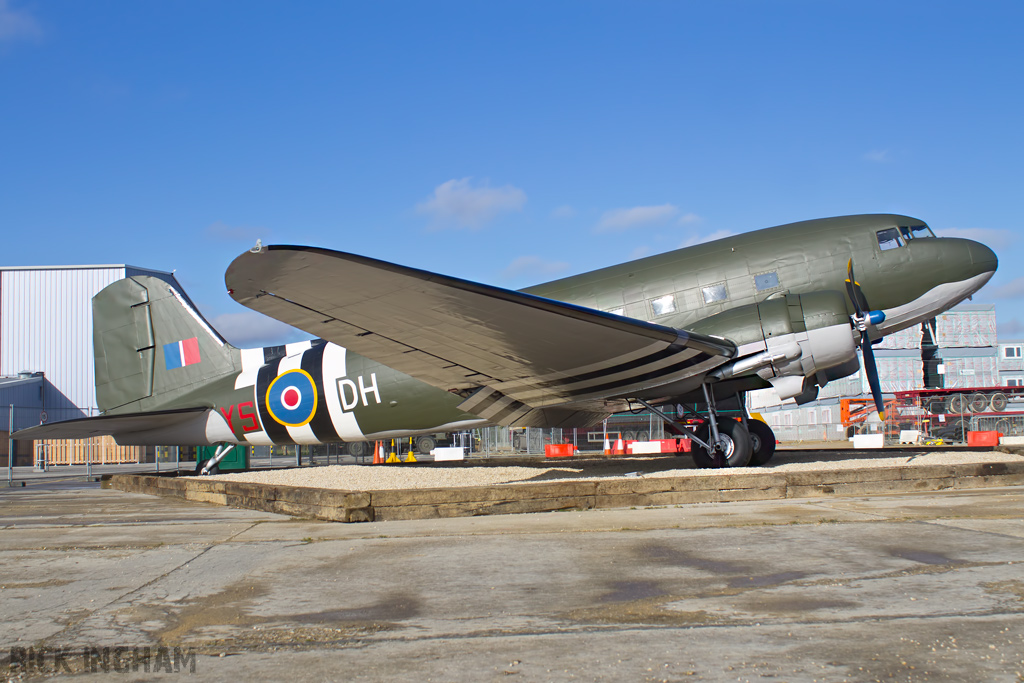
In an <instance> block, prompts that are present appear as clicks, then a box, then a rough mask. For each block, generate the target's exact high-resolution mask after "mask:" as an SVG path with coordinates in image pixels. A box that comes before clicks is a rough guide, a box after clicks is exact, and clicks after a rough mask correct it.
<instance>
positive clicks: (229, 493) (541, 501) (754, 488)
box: [103, 462, 1024, 522]
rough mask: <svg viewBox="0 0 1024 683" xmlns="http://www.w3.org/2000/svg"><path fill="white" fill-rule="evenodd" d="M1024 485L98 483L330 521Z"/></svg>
mask: <svg viewBox="0 0 1024 683" xmlns="http://www.w3.org/2000/svg"><path fill="white" fill-rule="evenodd" d="M1020 484H1024V462H1005V463H1002V462H996V463H972V464H958V465H917V466H913V465H911V466H903V467H898V468H893V467H886V468H879V467H864V468H856V469H838V470H836V469H833V470H825V469H822V470H810V471H795V472H773V471H766V472H763V473H756V474H746V473H743V474H739V473H733V474H729V473H723V474H702V475H700V476H686V477H648V478H614V479H603V480H593V479H591V480H579V481H565V482H549V483H532V484H518V483H517V484H504V485H494V486H467V487H458V488H434V489H412V490H407V489H403V490H381V491H341V490H332V489H319V488H308V487H297V486H280V485H272V484H253V483H243V482H231V481H217V480H213V479H192V478H178V477H176V476H174V473H169V475H167V476H156V475H140V474H115V475H112V476H109V478H108V477H104V481H103V487H104V488H116V489H120V490H122V491H127V492H131V493H145V494H150V495H158V496H168V497H173V498H180V499H184V500H191V501H200V502H205V503H216V504H220V505H230V506H233V507H238V508H246V509H250V510H260V511H263V512H274V513H280V514H285V515H291V516H294V517H302V518H307V519H322V520H327V521H335V522H373V521H388V520H412V519H434V518H441V517H472V516H478V515H502V514H515V513H523V512H547V511H554V510H588V509H607V508H628V507H648V506H664V505H684V504H687V503H712V502H729V501H750V500H775V499H784V498H812V497H814V498H820V497H828V496H831V495H835V496H851V495H874V494H880V493H913V492H920V491H941V490H945V489H977V488H986V487H999V486H1016V485H1020Z"/></svg>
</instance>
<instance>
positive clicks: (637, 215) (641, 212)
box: [594, 204, 679, 233]
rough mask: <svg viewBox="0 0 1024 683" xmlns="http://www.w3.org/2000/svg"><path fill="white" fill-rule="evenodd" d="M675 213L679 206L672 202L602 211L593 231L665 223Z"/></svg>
mask: <svg viewBox="0 0 1024 683" xmlns="http://www.w3.org/2000/svg"><path fill="white" fill-rule="evenodd" d="M677 213H679V207H678V206H675V205H673V204H659V205H658V206H634V207H631V208H628V209H612V210H611V211H605V212H604V214H603V215H602V216H601V220H600V221H599V222H598V224H597V227H596V228H595V229H594V231H595V232H599V233H606V232H624V231H626V230H631V229H633V228H638V227H641V226H644V225H657V224H660V223H667V222H668V221H669V220H671V219H672V217H673V216H675V215H676V214H677Z"/></svg>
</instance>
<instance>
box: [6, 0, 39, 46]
mask: <svg viewBox="0 0 1024 683" xmlns="http://www.w3.org/2000/svg"><path fill="white" fill-rule="evenodd" d="M42 34H43V31H42V29H40V28H39V24H38V23H37V22H36V20H35V18H34V17H33V16H32V15H31V14H29V13H28V12H25V11H23V10H14V9H11V7H10V4H9V3H8V2H7V0H0V42H4V41H8V40H12V41H13V40H21V39H26V40H32V39H35V38H39V37H40V36H41V35H42Z"/></svg>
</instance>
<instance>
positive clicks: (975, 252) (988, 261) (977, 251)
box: [968, 242, 999, 273]
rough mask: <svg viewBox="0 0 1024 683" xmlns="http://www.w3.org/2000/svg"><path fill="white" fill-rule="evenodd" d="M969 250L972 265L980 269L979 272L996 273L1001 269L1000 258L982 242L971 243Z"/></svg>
mask: <svg viewBox="0 0 1024 683" xmlns="http://www.w3.org/2000/svg"><path fill="white" fill-rule="evenodd" d="M968 250H969V251H970V254H971V263H973V264H974V265H975V266H977V267H978V270H979V272H982V273H987V272H995V270H996V268H998V267H999V258H998V257H997V256H996V253H995V252H994V251H992V250H991V249H989V248H988V247H986V246H985V245H984V244H982V243H981V242H970V243H969V245H968Z"/></svg>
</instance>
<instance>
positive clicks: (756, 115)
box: [0, 0, 1024, 345]
mask: <svg viewBox="0 0 1024 683" xmlns="http://www.w3.org/2000/svg"><path fill="white" fill-rule="evenodd" d="M1021 26H1024V4H1022V3H1020V2H986V3H963V2H951V3H947V2H934V1H932V2H893V1H891V0H890V1H887V2H864V1H858V2H827V1H818V2H784V1H780V2H771V1H767V0H758V1H750V2H744V1H736V2H730V1H722V2H682V1H680V2H643V1H641V2H592V1H588V2H582V1H581V2H557V1H553V0H550V1H548V2H518V1H517V2H494V1H492V2H476V3H460V2H432V3H399V2H384V3H342V2H293V3H284V2H259V1H256V0H246V1H245V2H242V1H240V0H239V1H230V2H229V1H223V2H198V1H189V0H178V1H175V2H162V1H158V0H153V1H150V2H123V1H120V0H119V1H110V2H106V1H102V0H91V1H90V2H80V1H78V0H45V1H42V0H0V234H2V235H3V257H2V258H0V263H2V264H3V265H7V266H17V265H67V264H88V263H128V264H132V265H137V266H142V267H149V268H156V269H160V270H175V271H176V274H177V277H178V279H179V280H180V281H181V282H182V283H183V284H184V285H185V287H186V289H187V290H188V291H189V293H190V295H191V296H192V297H193V299H194V300H196V302H197V303H198V304H199V306H200V308H201V309H202V310H203V312H204V313H205V314H206V315H207V317H208V318H210V319H211V321H213V323H214V324H215V325H216V326H217V327H218V328H219V329H220V330H221V331H222V332H223V333H224V334H225V336H227V337H228V339H230V340H232V341H234V342H236V343H238V344H240V345H258V344H264V343H268V344H269V343H277V342H281V341H290V340H293V339H298V338H302V334H301V333H295V332H292V331H290V330H288V329H287V328H283V327H281V326H280V325H278V324H276V323H273V322H272V321H269V320H267V319H265V318H263V317H262V316H259V315H258V314H256V313H252V312H249V311H247V310H246V309H244V308H242V307H240V306H238V305H237V304H235V303H234V302H233V301H231V299H230V298H229V297H228V295H227V293H226V292H225V290H224V282H223V274H224V269H225V268H226V267H227V265H228V263H229V262H230V261H231V260H232V259H233V258H234V257H235V256H236V255H238V254H239V253H241V252H242V251H243V250H244V249H247V248H249V247H250V246H251V245H252V244H254V243H255V240H256V239H257V238H261V239H262V240H263V242H264V243H284V244H312V245H318V246H323V247H328V248H333V249H339V250H343V251H351V252H355V253H359V254H366V255H369V256H373V257H377V258H382V259H387V260H392V261H396V262H398V263H402V264H406V265H411V266H416V267H420V268H426V269H431V270H437V271H440V272H444V273H447V274H452V275H456V276H459V277H464V278H468V279H474V280H480V281H484V282H488V283H492V284H496V285H500V286H505V287H513V288H516V287H523V286H527V285H530V284H534V283H537V282H541V281H544V280H548V279H552V278H555V277H561V276H564V275H569V274H573V273H578V272H584V271H587V270H591V269H593V268H597V267H600V266H606V265H610V264H613V263H618V262H621V261H623V260H627V259H629V258H634V257H639V256H644V255H648V254H653V253H658V252H662V251H667V250H670V249H675V248H678V247H680V246H683V245H686V244H692V243H696V242H698V241H703V240H707V239H712V238H714V237H716V236H722V235H727V234H736V233H742V232H745V231H748V230H754V229H758V228H763V227H768V226H771V225H778V224H782V223H787V222H791V221H797V220H805V219H810V218H819V217H824V216H834V215H843V214H849V213H875V212H895V213H905V214H909V215H912V216H916V217H918V218H921V219H923V220H925V221H926V222H928V223H929V224H930V225H931V226H932V227H933V228H934V229H936V230H937V231H938V232H940V233H943V234H950V235H959V236H966V237H973V238H976V239H979V240H981V241H984V242H986V243H987V244H989V245H990V246H991V247H993V248H994V249H995V250H996V252H997V253H998V254H999V256H1000V270H999V272H998V273H997V275H996V276H995V278H994V279H993V281H992V282H991V283H989V285H988V286H986V287H985V289H983V290H982V291H981V292H980V293H979V295H977V296H976V297H975V302H983V303H995V304H996V305H997V311H998V316H999V320H1000V335H1001V336H1002V337H1003V338H1024V277H1022V275H1024V273H1022V272H1021V270H1020V268H1019V266H1018V265H1017V264H1018V263H1020V262H1021V256H1022V255H1024V240H1022V239H1021V219H1020V216H1021V212H1022V204H1024V197H1022V194H1024V132H1022V131H1024V128H1022V124H1021V122H1022V121H1024V87H1022V80H1021V72H1022V70H1024V40H1022V38H1021Z"/></svg>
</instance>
